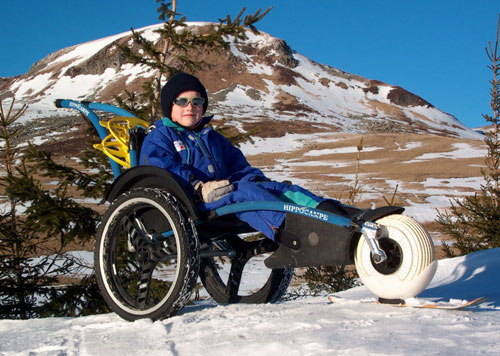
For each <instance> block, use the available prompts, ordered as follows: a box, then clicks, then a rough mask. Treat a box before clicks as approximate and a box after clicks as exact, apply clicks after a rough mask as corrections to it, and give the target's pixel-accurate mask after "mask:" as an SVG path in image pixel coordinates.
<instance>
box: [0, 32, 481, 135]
mask: <svg viewBox="0 0 500 356" xmlns="http://www.w3.org/2000/svg"><path fill="white" fill-rule="evenodd" d="M204 25H205V24H204V23H191V26H198V27H201V26H204ZM160 26H161V25H153V26H149V27H145V28H143V29H140V30H139V31H142V33H143V35H144V36H145V37H146V38H148V39H150V40H155V39H157V38H158V34H157V33H156V32H155V30H156V29H158V28H159V27H160ZM247 36H248V40H246V41H243V42H239V43H234V42H233V43H231V46H230V50H229V51H227V52H225V53H218V54H207V53H200V54H199V55H200V56H201V59H203V60H205V61H206V62H208V63H209V70H204V71H200V72H198V73H197V75H198V76H199V77H200V79H201V80H202V81H203V82H204V83H205V85H206V86H207V88H208V90H209V92H210V93H211V94H210V107H209V111H210V112H211V113H212V114H216V115H218V116H219V117H225V118H227V119H237V121H236V120H234V121H233V124H234V125H237V126H238V127H239V128H240V129H243V130H245V129H249V128H251V127H252V126H255V125H256V124H262V122H265V123H266V125H267V124H268V123H269V122H270V121H269V119H273V120H272V122H273V123H279V124H278V125H277V127H275V128H274V127H273V128H272V129H270V130H266V131H267V132H266V133H265V135H274V136H280V135H283V134H284V133H286V132H295V133H308V132H317V131H324V130H328V131H343V132H417V133H432V134H438V135H447V136H455V137H464V138H479V137H480V135H479V134H477V133H474V132H473V131H472V130H469V129H468V128H466V127H465V126H464V125H462V124H461V123H460V122H459V121H458V120H457V119H456V118H455V117H454V116H452V115H449V114H447V113H445V112H443V111H441V110H439V109H438V108H436V107H434V106H433V105H432V104H430V103H429V102H427V101H426V100H424V99H423V98H421V97H419V96H417V95H415V94H412V93H410V92H408V91H407V90H405V89H403V88H401V87H398V86H393V85H389V84H386V83H383V82H381V81H378V80H370V79H366V78H363V77H360V76H357V75H353V74H349V73H346V72H344V71H342V70H340V69H336V68H332V67H329V66H327V65H322V64H318V63H316V62H314V61H312V60H310V59H308V58H307V57H305V56H304V55H301V54H299V53H296V52H294V51H293V50H292V49H291V48H290V47H289V46H288V45H287V43H286V42H285V41H283V40H281V39H278V38H275V37H272V36H271V35H269V34H266V33H263V32H261V33H260V34H259V35H255V34H253V33H252V32H250V31H248V32H247ZM123 43H130V44H132V41H131V33H130V32H126V33H121V34H118V35H115V36H110V37H106V38H102V39H98V40H95V41H91V42H87V43H83V44H79V45H76V46H72V47H68V48H64V49H61V50H59V51H57V52H54V53H52V54H50V55H49V56H47V57H46V58H44V59H42V60H40V61H39V62H37V63H35V64H34V65H33V66H32V67H31V69H30V70H29V72H27V73H25V74H23V75H20V76H16V77H12V78H0V93H1V95H2V97H4V98H5V97H15V98H16V100H17V101H18V102H22V103H27V104H29V106H30V109H29V113H28V115H26V119H30V118H34V117H41V116H42V117H46V116H49V115H54V114H56V113H57V114H59V115H61V113H62V112H61V110H56V109H55V108H54V105H53V102H54V100H55V99H57V98H68V99H75V100H91V101H101V102H108V103H114V96H115V95H120V94H123V93H124V89H125V88H126V89H127V90H129V91H134V90H135V91H140V90H141V84H142V83H143V82H144V80H145V79H147V78H150V77H151V76H152V75H153V73H152V72H151V71H150V70H148V69H147V68H146V67H143V66H140V65H132V64H129V63H126V62H125V58H124V56H123V54H122V53H121V52H120V50H119V48H118V44H123ZM228 121H229V122H231V120H228Z"/></svg>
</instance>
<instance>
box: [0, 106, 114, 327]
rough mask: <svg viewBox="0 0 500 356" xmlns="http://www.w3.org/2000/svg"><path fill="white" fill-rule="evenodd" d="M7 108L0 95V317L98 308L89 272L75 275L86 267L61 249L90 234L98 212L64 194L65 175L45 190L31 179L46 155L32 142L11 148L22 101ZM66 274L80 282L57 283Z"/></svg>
mask: <svg viewBox="0 0 500 356" xmlns="http://www.w3.org/2000/svg"><path fill="white" fill-rule="evenodd" d="M13 108H14V100H12V102H11V105H10V107H9V109H8V110H7V111H4V107H3V103H2V100H1V98H0V139H1V142H2V143H3V146H2V147H3V150H2V155H1V160H2V163H3V165H4V166H5V170H6V175H5V177H2V178H1V179H0V186H1V187H2V188H3V190H4V192H5V195H6V198H7V203H6V204H4V207H3V208H2V209H1V211H0V272H1V277H0V317H1V318H21V319H26V318H30V317H39V316H50V315H80V314H81V313H84V312H85V311H87V310H88V309H89V308H92V309H94V310H104V307H103V303H102V302H101V301H100V298H99V297H98V295H97V288H96V287H95V283H92V277H91V276H90V277H84V278H82V277H81V273H82V269H83V268H84V267H86V266H84V264H82V263H81V261H79V259H77V258H75V257H74V256H73V255H72V254H70V253H67V246H68V244H69V243H71V242H81V241H87V240H89V239H90V238H91V237H93V235H94V233H95V229H96V222H97V218H98V214H97V213H96V212H94V211H93V210H92V209H90V208H86V207H83V206H81V205H80V204H78V203H77V202H76V201H75V200H74V199H73V198H72V197H71V196H70V195H69V193H68V191H69V188H70V187H71V186H72V185H73V182H72V181H71V180H70V179H62V180H61V181H59V183H58V185H57V187H56V188H55V189H54V190H52V191H48V190H46V189H44V188H43V186H42V184H41V183H40V182H39V181H37V180H36V179H35V178H34V175H35V174H37V173H39V172H38V169H39V168H40V167H41V166H42V165H43V163H44V161H39V158H40V157H42V156H44V155H45V158H47V160H46V161H45V162H49V161H51V160H50V159H49V158H50V157H49V155H47V154H42V153H40V152H38V151H37V149H36V148H35V147H32V146H30V147H29V149H28V150H27V151H26V152H20V150H18V149H16V148H15V147H14V145H13V139H14V138H15V137H16V136H19V135H20V134H21V132H22V131H21V129H19V128H16V127H14V125H15V122H16V121H17V120H18V119H19V118H20V117H21V116H22V115H23V113H24V112H25V110H26V106H23V107H22V108H21V109H19V110H17V111H16V110H13ZM34 160H35V161H37V163H36V164H34V163H33V161H34ZM52 163H53V162H52ZM73 173H74V172H73ZM61 177H62V175H61ZM78 177H79V178H82V177H84V176H83V175H81V174H80V175H79V176H78ZM86 178H88V177H86ZM87 186H88V184H87ZM87 267H88V266H87ZM68 278H76V279H77V280H78V281H80V283H73V284H67V283H63V282H65V281H66V280H67V279H68Z"/></svg>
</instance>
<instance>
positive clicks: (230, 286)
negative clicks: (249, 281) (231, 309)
mask: <svg viewBox="0 0 500 356" xmlns="http://www.w3.org/2000/svg"><path fill="white" fill-rule="evenodd" d="M245 263H246V260H243V261H242V260H240V259H235V260H233V261H232V263H231V270H230V272H229V277H228V279H227V284H226V293H227V295H228V296H229V303H233V302H235V301H236V300H235V299H237V297H238V291H239V290H240V283H241V276H242V275H243V268H245Z"/></svg>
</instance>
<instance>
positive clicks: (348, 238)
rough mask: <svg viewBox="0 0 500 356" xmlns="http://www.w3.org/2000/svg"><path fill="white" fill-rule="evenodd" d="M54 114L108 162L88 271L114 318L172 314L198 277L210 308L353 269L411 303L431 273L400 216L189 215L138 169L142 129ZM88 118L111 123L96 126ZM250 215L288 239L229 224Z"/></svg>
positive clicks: (283, 206) (386, 212) (170, 187)
mask: <svg viewBox="0 0 500 356" xmlns="http://www.w3.org/2000/svg"><path fill="white" fill-rule="evenodd" d="M56 106H57V107H59V108H70V109H75V110H77V111H79V112H80V113H82V114H83V115H85V116H86V117H87V118H88V119H89V120H90V121H91V122H92V124H93V125H94V127H95V128H96V130H97V132H98V133H99V136H100V139H101V140H102V142H101V143H100V144H98V145H95V147H96V148H97V149H99V150H101V151H103V152H104V153H105V154H106V155H107V156H108V157H109V159H110V164H111V167H112V169H113V173H114V176H115V179H114V181H113V183H112V185H111V187H110V189H109V190H108V191H107V194H106V197H105V198H106V200H107V201H109V202H110V206H109V208H108V209H107V211H106V212H105V214H104V216H103V218H102V222H101V223H100V226H99V229H98V234H97V238H96V245H95V251H94V259H95V262H94V263H95V272H96V276H97V281H98V284H99V287H100V290H101V293H102V295H103V297H104V299H105V300H106V302H107V303H108V304H109V306H110V308H111V309H112V310H113V311H115V312H116V313H117V314H118V315H120V316H121V317H123V318H124V319H127V320H136V319H140V318H151V319H155V320H156V319H164V318H167V317H170V316H173V315H175V314H176V313H177V312H178V311H179V310H181V309H182V308H183V307H184V306H185V305H186V304H187V303H188V302H189V300H190V296H191V295H192V293H193V290H194V289H195V286H196V283H197V280H198V277H199V278H200V279H201V282H202V284H203V286H204V287H205V289H206V291H207V292H208V294H209V295H210V296H211V297H212V298H213V299H214V300H215V301H216V302H218V303H268V302H276V301H278V300H279V299H280V297H282V296H283V294H284V293H285V292H286V290H287V288H288V286H289V284H290V281H291V279H292V275H293V271H294V268H296V267H311V266H326V265H348V264H355V267H356V270H357V272H358V274H359V276H360V278H361V280H362V282H363V283H364V284H365V285H366V286H367V287H368V288H369V289H370V290H371V291H372V292H373V293H374V294H375V295H376V296H378V297H379V298H381V299H385V300H389V301H390V300H398V299H404V298H409V297H413V296H415V295H417V294H419V293H420V292H421V291H422V290H423V289H424V288H425V287H426V286H427V285H428V284H429V282H430V280H431V279H432V277H433V275H434V273H435V270H436V262H435V261H434V259H435V252H434V246H433V242H432V239H431V238H430V236H429V234H428V232H427V231H426V229H425V228H424V227H423V226H422V225H420V224H419V223H417V222H416V221H415V220H413V219H411V218H409V217H407V216H404V215H401V213H402V212H403V210H404V209H403V208H400V207H393V206H387V207H382V208H378V209H373V210H363V209H358V208H355V207H351V206H347V205H342V206H341V207H340V208H338V209H337V210H335V209H333V211H332V209H330V211H327V210H321V209H312V208H308V207H304V206H299V205H295V204H290V203H288V202H282V203H281V202H271V201H269V202H247V203H237V204H233V205H228V206H224V207H222V208H220V209H217V210H215V211H210V212H199V211H197V209H196V205H195V203H194V202H193V199H191V197H190V195H189V194H188V193H187V192H186V191H185V190H184V189H183V188H182V187H181V185H180V184H179V183H178V182H177V181H176V180H175V178H174V177H173V176H172V175H171V174H170V173H169V172H167V171H166V170H163V169H160V168H157V167H152V166H141V165H138V162H137V159H138V153H139V151H140V148H141V142H142V140H143V138H144V136H145V135H146V132H147V127H148V125H149V124H148V123H147V122H145V121H143V120H140V119H138V118H136V117H134V116H133V115H132V114H131V113H129V112H127V111H125V110H123V109H120V108H118V107H115V106H112V105H108V104H102V103H94V102H77V101H73V100H63V99H59V100H57V101H56ZM96 111H104V112H108V113H111V114H114V115H117V116H116V117H114V118H112V119H109V120H101V119H100V118H99V117H98V116H97V114H96ZM255 210H275V211H281V212H285V213H286V220H285V231H286V232H287V236H291V237H292V238H289V239H288V240H287V241H286V242H285V241H282V242H274V241H271V240H270V239H267V238H265V237H263V236H262V235H260V234H258V233H256V231H255V230H253V229H252V228H251V227H250V226H249V225H247V224H246V223H244V222H242V221H240V220H238V219H237V218H236V217H235V215H234V214H235V213H237V212H243V211H255ZM253 261H260V262H262V261H263V262H264V265H265V267H262V264H260V266H261V268H264V269H265V270H266V271H267V274H265V279H264V280H262V281H260V282H256V280H257V279H258V278H257V277H256V275H257V274H258V275H259V276H260V275H262V273H261V271H257V272H256V271H255V268H254V267H252V268H247V269H245V266H249V265H251V264H252V263H253ZM252 273H255V275H254V274H252ZM245 282H249V283H250V286H249V287H245V288H243V284H244V283H245Z"/></svg>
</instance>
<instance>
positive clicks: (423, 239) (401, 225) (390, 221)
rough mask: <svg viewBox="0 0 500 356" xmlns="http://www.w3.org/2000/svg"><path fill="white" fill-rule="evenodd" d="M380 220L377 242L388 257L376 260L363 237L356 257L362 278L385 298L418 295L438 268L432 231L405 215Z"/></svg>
mask: <svg viewBox="0 0 500 356" xmlns="http://www.w3.org/2000/svg"><path fill="white" fill-rule="evenodd" d="M377 223H378V224H379V225H380V228H381V237H380V239H379V240H378V242H379V245H380V247H381V249H382V250H384V252H385V253H386V254H387V257H388V259H387V260H386V261H384V262H382V263H381V264H376V263H375V262H373V259H372V258H371V253H370V248H369V246H368V244H367V242H366V239H365V238H364V237H363V236H361V238H360V239H359V242H358V246H357V248H356V255H355V258H354V261H355V264H356V270H357V272H358V274H359V276H360V278H361V281H362V282H363V283H364V284H365V285H366V286H367V287H368V289H370V291H371V292H372V293H374V294H375V295H376V296H378V297H380V298H384V299H405V298H411V297H414V296H416V295H418V294H419V293H420V292H422V291H423V290H424V289H425V288H426V287H427V286H428V285H429V283H430V281H431V279H432V277H433V276H434V273H435V272H436V268H437V262H436V261H435V251H434V244H433V242H432V239H431V237H430V235H429V233H428V232H427V230H426V229H425V228H424V227H423V226H422V225H421V224H419V223H418V222H416V221H415V220H413V219H412V218H410V217H408V216H404V215H389V216H386V217H384V218H382V219H380V220H377Z"/></svg>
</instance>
